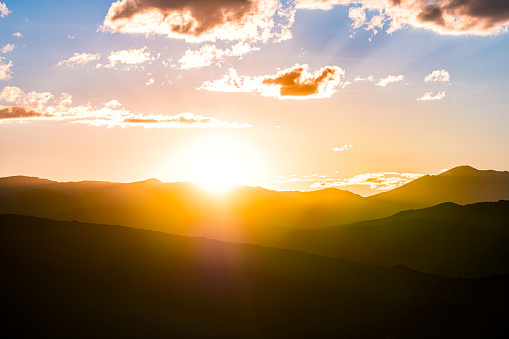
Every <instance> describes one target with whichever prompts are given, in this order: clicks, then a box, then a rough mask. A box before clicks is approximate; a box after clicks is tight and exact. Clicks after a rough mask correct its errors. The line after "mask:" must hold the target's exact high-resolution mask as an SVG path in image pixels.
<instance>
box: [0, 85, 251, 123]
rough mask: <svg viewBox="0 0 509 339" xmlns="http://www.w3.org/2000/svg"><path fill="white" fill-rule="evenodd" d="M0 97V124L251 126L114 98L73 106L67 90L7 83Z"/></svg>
mask: <svg viewBox="0 0 509 339" xmlns="http://www.w3.org/2000/svg"><path fill="white" fill-rule="evenodd" d="M0 100H3V101H5V102H7V103H10V104H11V106H7V107H6V106H0V123H9V122H28V121H68V122H72V123H80V124H86V125H89V126H105V127H108V128H111V127H115V126H120V127H135V126H139V127H145V128H180V127H227V128H246V127H253V126H252V125H250V124H248V123H237V122H228V121H221V120H219V119H216V118H211V117H205V116H201V115H196V114H194V113H180V114H177V115H166V114H140V113H133V112H130V111H128V110H127V109H124V108H121V106H122V105H121V104H120V103H119V102H118V101H117V100H111V101H109V102H107V103H106V104H105V105H104V106H103V107H93V106H92V105H90V104H86V105H75V104H74V103H73V100H72V97H71V95H70V94H68V93H62V95H61V96H60V98H59V99H55V96H54V95H53V94H52V93H50V92H35V91H32V92H29V93H25V92H24V91H23V90H21V89H20V88H18V87H11V86H6V87H5V88H4V89H3V90H2V92H1V93H0Z"/></svg>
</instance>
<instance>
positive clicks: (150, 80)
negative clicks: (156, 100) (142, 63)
mask: <svg viewBox="0 0 509 339" xmlns="http://www.w3.org/2000/svg"><path fill="white" fill-rule="evenodd" d="M154 83H155V80H154V78H150V79H148V81H147V82H146V83H145V85H147V86H150V85H153V84H154Z"/></svg>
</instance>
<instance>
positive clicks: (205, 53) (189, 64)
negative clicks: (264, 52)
mask: <svg viewBox="0 0 509 339" xmlns="http://www.w3.org/2000/svg"><path fill="white" fill-rule="evenodd" d="M259 49H260V48H258V47H254V46H252V45H251V44H249V43H246V42H242V41H239V42H238V43H237V44H235V45H233V46H231V49H230V48H228V49H225V50H223V49H220V48H218V47H216V46H215V45H211V44H207V45H203V46H202V47H200V49H198V50H190V49H188V50H187V51H186V53H185V54H184V56H183V57H182V58H180V60H179V63H180V64H181V65H180V69H192V68H201V67H206V66H210V65H212V64H220V63H221V62H223V61H224V59H225V58H226V57H232V56H237V57H241V56H243V55H245V54H247V53H249V52H251V51H257V50H259Z"/></svg>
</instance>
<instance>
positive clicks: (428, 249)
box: [252, 201, 509, 277]
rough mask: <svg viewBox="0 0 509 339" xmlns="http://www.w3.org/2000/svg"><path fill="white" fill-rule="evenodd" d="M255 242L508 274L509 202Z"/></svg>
mask: <svg viewBox="0 0 509 339" xmlns="http://www.w3.org/2000/svg"><path fill="white" fill-rule="evenodd" d="M252 239H255V240H254V242H257V243H262V244H265V245H268V246H276V247H282V248H289V249H294V250H299V251H304V252H309V253H314V254H320V255H325V256H330V257H335V258H345V259H348V260H354V261H360V262H364V263H370V264H376V265H385V266H393V265H397V264H403V265H406V266H408V267H410V268H412V269H415V270H418V271H422V272H430V273H436V274H441V275H448V276H461V277H472V276H482V275H491V274H509V245H508V244H509V201H499V202H489V203H488V202H486V203H476V204H471V205H466V206H460V205H456V204H453V203H443V204H440V205H437V206H433V207H429V208H425V209H420V210H409V211H404V212H400V213H397V214H395V215H393V216H391V217H388V218H383V219H377V220H370V221H364V222H359V223H355V224H351V225H344V226H337V227H327V228H322V229H315V230H296V229H290V228H279V229H277V228H272V229H265V230H264V231H263V232H258V233H257V234H255V235H253V237H252Z"/></svg>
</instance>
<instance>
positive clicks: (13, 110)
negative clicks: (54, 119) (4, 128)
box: [0, 106, 51, 123]
mask: <svg viewBox="0 0 509 339" xmlns="http://www.w3.org/2000/svg"><path fill="white" fill-rule="evenodd" d="M45 116H46V117H50V116H51V115H44V114H41V113H39V112H36V111H34V110H32V109H30V108H27V107H19V106H11V107H0V120H5V119H16V118H35V117H45ZM0 123H1V122H0Z"/></svg>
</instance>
